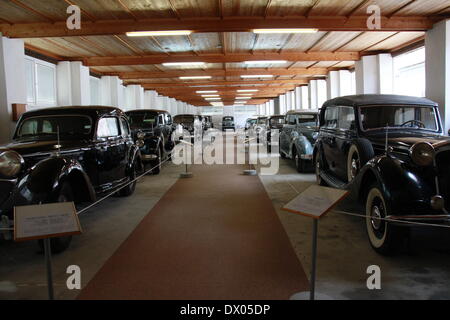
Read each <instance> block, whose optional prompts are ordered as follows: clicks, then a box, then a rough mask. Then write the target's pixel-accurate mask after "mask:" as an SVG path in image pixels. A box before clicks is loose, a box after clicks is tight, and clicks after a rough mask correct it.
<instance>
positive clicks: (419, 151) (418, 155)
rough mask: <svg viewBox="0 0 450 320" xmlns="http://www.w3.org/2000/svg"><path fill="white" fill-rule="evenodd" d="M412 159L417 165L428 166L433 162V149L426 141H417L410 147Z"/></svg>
mask: <svg viewBox="0 0 450 320" xmlns="http://www.w3.org/2000/svg"><path fill="white" fill-rule="evenodd" d="M410 155H411V159H412V161H413V162H414V163H415V164H416V165H418V166H429V165H431V164H432V163H433V160H434V155H435V150H434V147H433V146H432V145H431V144H430V143H428V142H418V143H416V144H414V145H413V146H412V147H411V149H410Z"/></svg>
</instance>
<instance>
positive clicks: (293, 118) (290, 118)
mask: <svg viewBox="0 0 450 320" xmlns="http://www.w3.org/2000/svg"><path fill="white" fill-rule="evenodd" d="M296 120H297V117H296V116H295V115H292V114H291V115H289V116H288V118H287V123H288V124H296V123H297V121H296Z"/></svg>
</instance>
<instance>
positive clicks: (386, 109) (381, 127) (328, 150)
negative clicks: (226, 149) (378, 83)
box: [249, 95, 450, 254]
mask: <svg viewBox="0 0 450 320" xmlns="http://www.w3.org/2000/svg"><path fill="white" fill-rule="evenodd" d="M271 118H272V117H269V118H265V120H264V119H263V118H262V117H260V118H257V119H250V120H249V121H252V122H253V121H254V124H252V125H249V128H251V127H252V126H253V128H254V130H258V124H259V125H260V129H259V136H260V138H264V137H265V139H266V141H270V139H269V137H268V135H267V132H266V135H264V134H263V135H261V132H264V128H274V127H270V126H267V122H270V121H271ZM263 121H266V125H265V126H264V125H262V123H263ZM280 122H284V123H283V125H282V128H281V132H280V136H279V142H278V143H279V152H280V156H281V157H282V158H291V159H293V160H294V163H295V166H296V168H297V170H298V171H299V172H306V171H308V169H314V171H315V174H316V178H317V183H318V184H320V185H325V186H326V185H327V186H331V187H334V188H341V189H349V190H350V191H351V195H352V196H353V197H354V198H355V200H357V201H359V202H360V203H361V204H362V205H363V206H364V210H365V216H366V221H365V225H366V229H367V234H368V238H369V241H370V244H371V245H372V247H373V248H374V249H375V250H376V251H377V252H379V253H382V254H390V253H392V252H393V251H394V250H395V248H396V246H397V244H398V243H401V241H402V238H403V237H404V236H406V235H407V232H408V230H409V229H408V228H405V226H407V225H405V222H428V223H433V224H448V222H449V219H450V214H449V210H450V138H449V137H448V136H446V135H445V134H444V129H443V127H442V124H441V119H440V115H439V109H438V105H437V104H436V103H435V102H433V101H430V100H428V99H425V98H416V97H408V96H398V95H355V96H346V97H339V98H335V99H332V100H329V101H327V102H325V104H324V105H323V106H322V108H321V109H320V111H319V110H317V111H316V110H314V111H311V110H297V111H289V112H288V113H287V114H286V115H285V116H284V120H280ZM269 131H270V130H269ZM257 133H258V132H257ZM383 219H388V220H389V222H387V221H386V220H383Z"/></svg>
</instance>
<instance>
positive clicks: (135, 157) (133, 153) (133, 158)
mask: <svg viewBox="0 0 450 320" xmlns="http://www.w3.org/2000/svg"><path fill="white" fill-rule="evenodd" d="M128 159H129V161H128V164H127V174H130V173H131V170H133V166H134V164H135V163H136V164H137V166H138V168H137V169H138V171H139V172H143V171H144V165H143V163H142V157H141V150H140V148H139V147H138V146H136V145H133V146H132V147H131V148H130V154H129V157H128Z"/></svg>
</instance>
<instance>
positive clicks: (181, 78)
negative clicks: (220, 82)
mask: <svg viewBox="0 0 450 320" xmlns="http://www.w3.org/2000/svg"><path fill="white" fill-rule="evenodd" d="M211 78H212V77H211V76H192V77H179V79H180V80H199V79H211Z"/></svg>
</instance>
